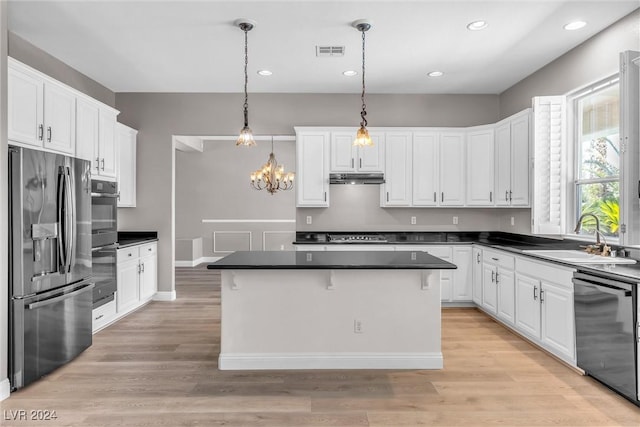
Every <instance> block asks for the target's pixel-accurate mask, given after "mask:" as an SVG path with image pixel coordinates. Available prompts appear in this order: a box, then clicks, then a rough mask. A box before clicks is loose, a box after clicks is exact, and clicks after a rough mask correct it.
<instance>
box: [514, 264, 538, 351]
mask: <svg viewBox="0 0 640 427" xmlns="http://www.w3.org/2000/svg"><path fill="white" fill-rule="evenodd" d="M516 328H518V330H520V331H521V332H523V333H524V334H526V335H528V336H530V337H532V338H536V339H538V340H539V339H540V281H539V280H538V279H534V278H531V277H528V276H525V275H522V274H518V275H516Z"/></svg>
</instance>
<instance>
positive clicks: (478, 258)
mask: <svg viewBox="0 0 640 427" xmlns="http://www.w3.org/2000/svg"><path fill="white" fill-rule="evenodd" d="M476 263H478V264H480V252H478V253H477V254H476Z"/></svg>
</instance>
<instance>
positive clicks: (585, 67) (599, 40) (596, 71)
mask: <svg viewBox="0 0 640 427" xmlns="http://www.w3.org/2000/svg"><path fill="white" fill-rule="evenodd" d="M639 22H640V9H636V10H635V11H634V12H632V13H631V14H629V15H627V16H625V17H624V18H622V19H620V20H619V21H618V22H616V23H614V24H613V25H611V26H609V27H608V28H606V29H605V30H603V31H601V32H600V33H598V34H596V35H595V36H593V37H591V38H590V39H589V40H587V41H585V42H584V43H582V44H581V45H579V46H577V47H575V48H573V49H572V50H570V51H569V52H567V53H566V54H564V55H562V56H561V57H560V58H558V59H556V60H555V61H553V62H551V63H549V64H547V65H546V66H544V67H543V68H541V69H540V70H538V71H536V72H535V73H533V74H531V75H530V76H528V77H527V78H525V79H523V80H522V81H520V82H518V83H517V84H515V85H513V86H512V87H510V88H509V89H507V90H505V91H504V92H502V93H501V94H500V118H504V117H508V116H510V115H512V114H514V113H517V112H518V111H521V110H523V109H525V108H527V107H530V106H531V98H533V97H534V96H542V95H563V94H565V93H567V92H570V91H573V90H575V89H577V88H579V87H582V86H585V85H588V84H590V83H594V82H596V81H598V80H600V79H602V78H605V77H608V76H610V75H612V74H615V73H617V72H618V68H619V62H620V61H619V54H620V52H624V51H625V50H640V24H639Z"/></svg>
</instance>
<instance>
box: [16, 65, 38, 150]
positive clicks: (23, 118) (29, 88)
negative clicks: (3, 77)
mask: <svg viewBox="0 0 640 427" xmlns="http://www.w3.org/2000/svg"><path fill="white" fill-rule="evenodd" d="M7 78H8V86H7V92H8V98H7V115H8V127H7V133H8V137H9V140H10V141H15V142H21V143H23V144H28V145H33V146H35V147H42V145H43V139H44V123H43V118H42V112H43V105H42V103H43V100H44V97H43V91H44V84H43V82H42V80H41V79H38V78H36V77H34V76H31V75H29V74H26V73H23V72H21V71H18V70H14V69H13V68H9V70H8V77H7Z"/></svg>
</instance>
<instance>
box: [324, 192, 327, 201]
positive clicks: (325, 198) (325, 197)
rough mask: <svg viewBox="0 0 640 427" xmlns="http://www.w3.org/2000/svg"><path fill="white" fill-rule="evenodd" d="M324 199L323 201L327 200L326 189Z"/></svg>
mask: <svg viewBox="0 0 640 427" xmlns="http://www.w3.org/2000/svg"><path fill="white" fill-rule="evenodd" d="M324 201H325V202H326V201H327V192H326V191H325V192H324Z"/></svg>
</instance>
